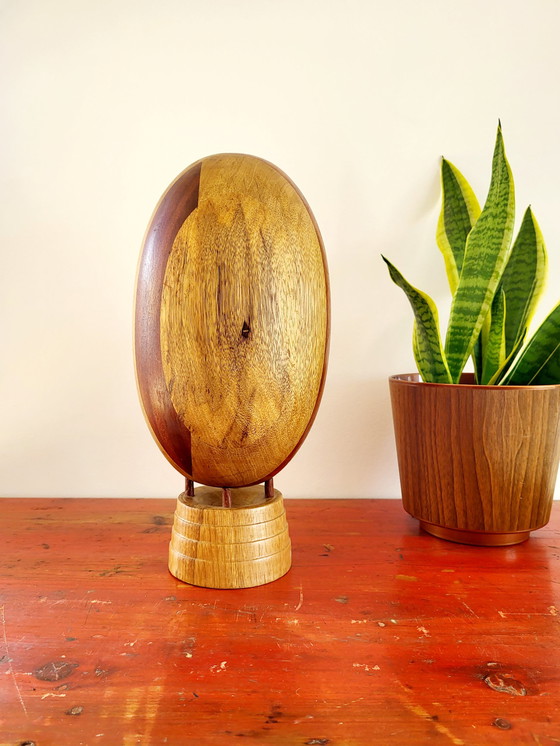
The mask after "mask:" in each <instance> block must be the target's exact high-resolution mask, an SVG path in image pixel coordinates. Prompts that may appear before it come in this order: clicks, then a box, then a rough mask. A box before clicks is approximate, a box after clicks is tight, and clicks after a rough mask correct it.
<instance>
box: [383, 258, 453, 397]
mask: <svg viewBox="0 0 560 746" xmlns="http://www.w3.org/2000/svg"><path fill="white" fill-rule="evenodd" d="M383 261H384V262H385V263H386V265H387V267H388V268H389V274H390V276H391V279H392V280H393V282H394V283H395V285H397V286H398V287H400V288H401V290H403V291H404V292H405V294H406V296H407V298H408V300H409V302H410V305H411V306H412V310H413V312H414V318H415V329H414V337H413V348H414V355H415V358H416V364H417V366H418V371H419V373H420V375H421V376H422V380H423V381H426V382H427V383H451V376H450V375H449V369H448V367H447V363H446V361H445V355H444V353H443V349H442V344H441V337H440V333H439V320H438V312H437V308H436V305H435V303H434V301H433V300H432V299H431V298H430V296H429V295H426V293H423V292H422V291H421V290H418V289H417V288H415V287H413V286H412V285H411V284H410V283H409V282H407V280H405V278H404V277H403V276H402V275H401V273H400V272H399V270H398V269H397V268H396V267H395V266H394V265H393V264H391V262H390V261H389V260H388V259H386V258H385V257H383Z"/></svg>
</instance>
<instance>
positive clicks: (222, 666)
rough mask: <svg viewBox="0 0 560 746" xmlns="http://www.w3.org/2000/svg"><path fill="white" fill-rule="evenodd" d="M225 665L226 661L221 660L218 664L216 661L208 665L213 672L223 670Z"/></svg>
mask: <svg viewBox="0 0 560 746" xmlns="http://www.w3.org/2000/svg"><path fill="white" fill-rule="evenodd" d="M226 666H227V661H222V662H221V663H220V664H218V663H216V665H214V666H210V670H211V671H212V672H213V673H220V671H225V670H226Z"/></svg>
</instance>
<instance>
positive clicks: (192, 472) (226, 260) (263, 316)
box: [136, 154, 329, 487]
mask: <svg viewBox="0 0 560 746" xmlns="http://www.w3.org/2000/svg"><path fill="white" fill-rule="evenodd" d="M179 182H180V183H181V184H182V185H183V187H184V189H185V190H190V192H191V193H192V194H193V195H194V194H195V191H196V205H195V206H194V207H193V205H192V204H191V203H189V202H188V200H185V198H184V195H183V193H182V191H181V189H174V188H173V187H172V190H171V191H170V192H169V193H168V194H166V195H164V197H163V199H162V203H161V205H162V206H163V207H164V208H165V209H166V210H167V211H168V212H169V213H171V214H173V215H174V216H175V215H179V214H180V215H181V216H182V217H183V220H182V221H180V220H179V219H177V220H174V221H173V227H172V228H171V227H168V226H165V231H163V232H156V235H155V237H154V229H150V230H149V232H148V236H149V237H152V238H150V240H149V241H148V243H147V244H146V247H145V249H144V252H143V256H142V259H141V263H140V266H141V271H140V274H139V282H138V299H137V304H136V315H137V328H138V327H139V326H140V328H147V330H148V331H147V332H146V333H145V334H144V335H143V336H139V335H137V338H136V349H137V358H136V360H137V375H138V379H139V381H140V386H139V388H140V395H141V398H142V401H143V402H144V408H145V413H146V417H147V419H148V421H149V423H150V426H151V429H152V432H153V434H154V437H155V438H156V440H157V441H158V443H159V445H160V447H161V448H162V450H163V452H164V453H166V455H168V457H169V460H170V461H171V462H172V463H173V465H174V466H175V467H176V468H178V469H179V471H181V472H182V473H183V474H185V475H186V476H188V477H190V478H191V479H193V480H194V481H196V482H200V483H203V484H206V485H212V486H223V487H239V486H244V485H250V484H255V483H257V482H259V481H264V480H266V479H269V478H270V477H272V476H273V475H274V474H275V473H276V472H277V471H279V469H281V468H282V467H283V466H284V465H285V464H286V463H287V462H288V461H289V459H290V458H291V457H292V456H293V455H294V453H295V452H296V450H297V449H298V448H299V446H300V445H301V443H302V441H303V439H304V438H305V435H306V434H307V432H308V430H309V428H310V426H311V423H312V422H313V419H314V417H315V414H316V411H317V407H318V404H319V400H320V397H321V393H322V389H323V386H324V380H325V373H326V359H327V351H328V337H329V290H328V277H327V270H326V261H325V256H324V250H323V246H322V242H321V238H320V235H319V231H318V228H317V225H316V223H315V221H314V219H313V216H312V214H311V212H310V210H309V207H308V205H307V204H306V202H305V200H304V199H303V197H302V196H301V194H300V193H299V192H298V190H297V189H296V187H295V186H294V185H293V184H292V183H291V182H290V181H289V180H288V178H287V177H286V176H285V175H284V174H283V173H282V172H280V171H279V170H278V169H277V168H276V167H274V166H272V165H271V164H269V163H267V162H265V161H263V160H261V159H259V158H255V157H252V156H244V155H234V154H233V155H232V154H226V155H218V156H210V157H208V158H205V159H203V160H202V161H201V162H199V163H198V164H195V166H194V167H191V168H190V169H187V171H186V172H185V174H184V175H183V176H182V177H180V180H179ZM195 184H196V189H195ZM177 201H182V203H184V204H189V207H191V208H192V209H190V210H187V209H182V210H178V209H176V208H175V206H174V205H175V203H176V202H177ZM168 205H171V207H169V206H168ZM160 209H163V208H160ZM155 222H156V223H157V224H158V225H160V223H162V220H161V219H160V217H159V213H158V212H156V221H155ZM148 285H149V286H154V287H155V288H156V290H154V291H152V292H153V293H154V294H155V300H152V301H151V302H147V300H146V298H147V294H148V291H147V290H146V286H148ZM146 319H148V321H146ZM144 345H147V347H148V349H149V352H148V353H143V352H142V349H141V348H142V347H143V346H144ZM154 351H155V352H154Z"/></svg>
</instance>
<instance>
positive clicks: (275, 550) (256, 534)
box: [169, 485, 292, 588]
mask: <svg viewBox="0 0 560 746" xmlns="http://www.w3.org/2000/svg"><path fill="white" fill-rule="evenodd" d="M231 496H232V507H231V508H224V507H222V490H221V489H220V488H217V487H206V486H202V487H197V488H196V489H195V490H194V495H193V496H188V495H187V494H186V493H185V492H184V493H183V494H181V495H179V497H178V498H177V507H176V510H175V521H174V525H173V530H172V534H171V542H170V545H169V570H170V572H171V573H172V575H174V576H175V577H176V578H178V579H179V580H182V581H184V582H185V583H190V584H191V585H198V586H203V587H205V588H251V587H253V586H256V585H264V584H265V583H270V582H271V581H273V580H277V579H278V578H280V577H282V575H285V574H286V573H287V572H288V570H289V569H290V566H291V562H292V552H291V543H290V537H289V534H288V523H287V521H286V513H285V510H284V500H283V498H282V493H281V492H279V491H278V490H276V489H275V490H274V495H273V496H272V497H270V498H266V497H265V492H264V488H263V486H262V485H259V486H254V487H240V488H238V489H232V490H231Z"/></svg>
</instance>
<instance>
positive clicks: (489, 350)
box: [479, 288, 506, 385]
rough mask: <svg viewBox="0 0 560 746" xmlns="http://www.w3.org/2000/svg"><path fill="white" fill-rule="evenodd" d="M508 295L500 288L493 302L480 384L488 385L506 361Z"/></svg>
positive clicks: (485, 341)
mask: <svg viewBox="0 0 560 746" xmlns="http://www.w3.org/2000/svg"><path fill="white" fill-rule="evenodd" d="M505 321H506V295H505V293H504V291H503V290H502V289H501V288H499V289H498V292H497V293H496V295H495V296H494V300H493V301H492V311H491V315H490V325H489V328H488V332H487V334H485V337H486V339H485V340H484V359H483V363H482V375H481V378H480V380H479V383H481V384H484V385H487V384H489V383H490V381H491V380H492V378H493V377H494V376H495V375H496V373H497V372H498V371H499V370H501V369H502V367H503V365H504V363H505V361H506V337H505Z"/></svg>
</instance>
